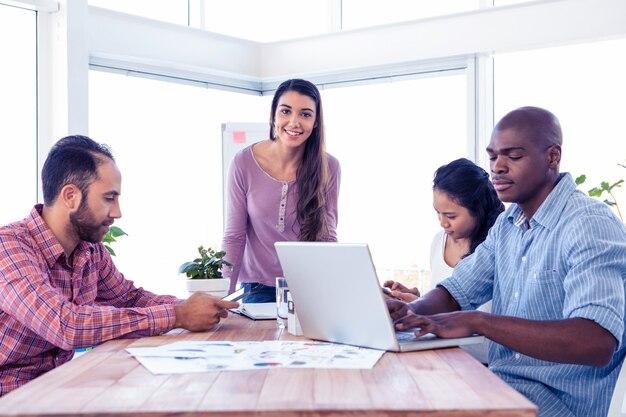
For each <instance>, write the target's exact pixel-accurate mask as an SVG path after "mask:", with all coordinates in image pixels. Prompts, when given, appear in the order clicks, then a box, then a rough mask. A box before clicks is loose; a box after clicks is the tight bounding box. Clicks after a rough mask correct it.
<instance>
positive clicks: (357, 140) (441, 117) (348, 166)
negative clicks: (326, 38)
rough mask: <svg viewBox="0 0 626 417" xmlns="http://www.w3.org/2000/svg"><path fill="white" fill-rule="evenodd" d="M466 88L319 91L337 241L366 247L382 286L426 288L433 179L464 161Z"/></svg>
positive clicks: (437, 80)
mask: <svg viewBox="0 0 626 417" xmlns="http://www.w3.org/2000/svg"><path fill="white" fill-rule="evenodd" d="M443 74H445V72H443ZM466 83H467V80H466V76H465V74H459V73H452V74H450V75H442V76H436V77H435V76H432V77H425V78H418V79H413V80H408V81H399V82H387V83H380V84H371V85H362V86H354V87H346V88H335V89H329V90H325V91H322V95H323V101H324V103H323V104H324V119H325V123H326V127H327V130H326V135H327V149H328V152H329V153H330V154H332V155H334V156H335V157H337V158H338V159H339V162H340V164H341V170H342V181H341V191H340V196H339V226H338V231H337V233H338V238H339V240H340V241H341V242H367V243H368V244H369V246H370V250H371V251H372V257H373V259H374V262H375V263H376V267H377V269H378V270H379V278H380V279H381V280H385V279H395V280H400V281H402V282H403V283H405V284H406V285H411V286H413V285H415V286H417V287H418V288H420V289H429V288H430V278H429V274H427V273H424V272H426V271H428V270H429V269H430V265H429V252H430V244H431V241H432V238H433V236H434V234H435V233H436V232H437V231H438V230H439V223H438V220H437V216H436V214H435V211H434V210H433V207H432V179H433V175H434V172H435V170H436V169H437V168H438V167H439V166H441V165H443V164H445V163H448V162H450V161H452V160H453V159H456V158H460V157H468V150H467V141H468V140H467V132H468V128H467V114H468V108H467V103H468V98H467V85H466ZM420 281H422V282H420Z"/></svg>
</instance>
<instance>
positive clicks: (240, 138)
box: [233, 130, 246, 143]
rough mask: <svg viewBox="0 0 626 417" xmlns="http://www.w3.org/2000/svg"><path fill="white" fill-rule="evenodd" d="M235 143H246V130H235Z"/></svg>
mask: <svg viewBox="0 0 626 417" xmlns="http://www.w3.org/2000/svg"><path fill="white" fill-rule="evenodd" d="M233 143H246V132H244V131H242V130H237V131H235V132H233Z"/></svg>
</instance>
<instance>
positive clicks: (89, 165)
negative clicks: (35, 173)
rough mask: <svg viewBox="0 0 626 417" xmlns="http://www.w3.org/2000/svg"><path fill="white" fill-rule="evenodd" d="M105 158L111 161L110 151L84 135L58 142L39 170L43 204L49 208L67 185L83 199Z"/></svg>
mask: <svg viewBox="0 0 626 417" xmlns="http://www.w3.org/2000/svg"><path fill="white" fill-rule="evenodd" d="M107 159H110V160H111V161H115V159H114V158H113V154H112V153H111V150H110V149H109V148H108V147H107V146H106V145H102V144H99V143H97V142H95V141H94V140H92V139H90V138H88V137H87V136H81V135H74V136H66V137H64V138H62V139H60V140H59V141H58V142H57V143H55V144H54V146H52V149H50V153H48V157H47V158H46V162H44V164H43V168H42V170H41V184H42V189H43V201H44V204H45V205H46V206H51V205H52V204H53V203H54V201H55V200H56V198H57V197H58V195H59V193H60V192H61V189H62V188H63V187H64V186H66V185H68V184H74V185H75V186H76V187H77V188H78V189H79V190H80V192H81V193H82V194H83V197H86V196H87V190H88V188H89V184H91V183H92V182H93V181H94V180H97V179H98V166H99V165H101V164H102V163H103V162H104V161H106V160H107ZM83 201H86V199H85V198H83ZM81 204H82V203H81Z"/></svg>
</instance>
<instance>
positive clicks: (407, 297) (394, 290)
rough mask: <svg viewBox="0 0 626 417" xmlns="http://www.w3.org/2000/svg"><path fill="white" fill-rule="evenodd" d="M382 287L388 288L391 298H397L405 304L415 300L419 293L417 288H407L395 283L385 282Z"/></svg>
mask: <svg viewBox="0 0 626 417" xmlns="http://www.w3.org/2000/svg"><path fill="white" fill-rule="evenodd" d="M383 287H385V288H389V290H390V291H391V295H392V296H394V297H396V298H399V299H401V300H402V301H405V302H407V303H410V302H411V301H415V300H417V299H418V298H419V296H420V292H419V290H418V289H417V288H407V287H405V286H404V285H403V284H401V283H399V282H397V281H392V280H388V281H385V282H384V283H383Z"/></svg>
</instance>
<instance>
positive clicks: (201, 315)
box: [0, 136, 238, 395]
mask: <svg viewBox="0 0 626 417" xmlns="http://www.w3.org/2000/svg"><path fill="white" fill-rule="evenodd" d="M41 179H42V186H43V197H44V204H43V205H41V204H38V205H36V206H35V207H34V208H33V210H32V211H31V213H30V215H29V216H28V217H27V218H26V219H24V220H22V221H20V222H16V223H12V224H9V225H8V226H5V227H2V228H0V395H4V394H6V393H7V392H9V391H11V390H13V389H15V388H17V387H19V386H20V385H23V384H25V383H26V382H28V381H30V380H31V379H33V378H36V377H37V376H39V375H41V374H43V373H45V372H47V371H49V370H51V369H53V368H55V367H57V366H59V365H61V364H63V363H65V362H67V361H69V360H70V359H71V358H72V356H73V354H74V350H75V349H78V348H83V347H88V346H94V345H97V344H99V343H102V342H105V341H107V340H111V339H115V338H118V337H122V336H123V337H140V336H153V335H159V334H162V333H165V332H167V331H169V330H171V329H174V328H184V329H187V330H190V331H205V330H208V329H210V328H211V327H213V326H214V325H215V324H217V323H218V322H219V320H220V317H226V316H227V309H229V308H235V307H237V306H238V304H237V303H233V302H229V301H223V300H221V299H219V298H215V297H211V296H209V295H206V294H203V293H195V294H194V295H192V296H191V297H189V298H188V299H186V300H179V299H177V298H176V297H173V296H167V295H156V294H153V293H151V292H149V291H146V290H144V289H142V288H136V287H134V286H133V283H132V281H128V280H126V279H125V278H124V277H123V275H122V274H121V273H120V272H119V271H118V270H117V269H116V267H115V265H114V264H113V262H112V260H111V256H110V255H109V253H108V251H107V250H106V249H105V247H104V245H102V243H101V241H102V238H103V237H104V235H105V234H106V233H107V231H108V230H109V227H110V226H111V225H112V224H113V222H114V221H115V219H118V218H119V217H121V211H120V206H119V201H118V198H119V195H120V192H121V174H120V171H119V170H118V168H117V166H116V164H115V160H114V159H113V155H112V154H111V152H110V150H109V149H108V148H107V147H106V146H103V145H100V144H98V143H96V142H94V141H93V140H91V139H89V138H88V137H85V136H68V137H66V138H63V139H61V140H60V141H58V142H57V143H56V144H55V145H54V146H53V147H52V149H51V150H50V153H49V154H48V158H47V159H46V162H45V163H44V166H43V169H42V173H41Z"/></svg>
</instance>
